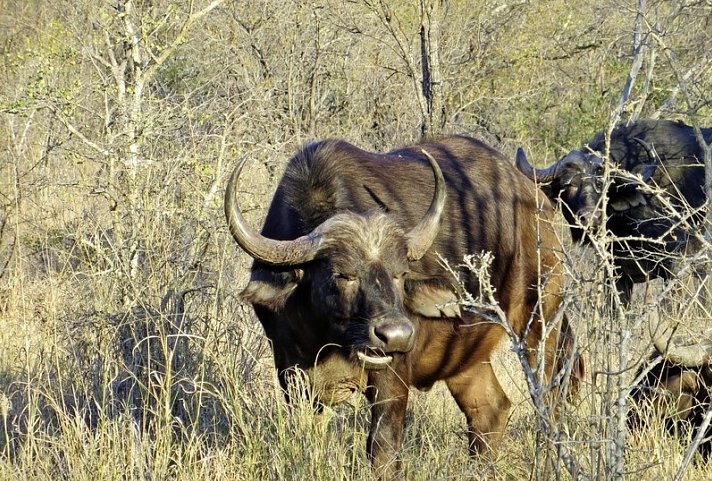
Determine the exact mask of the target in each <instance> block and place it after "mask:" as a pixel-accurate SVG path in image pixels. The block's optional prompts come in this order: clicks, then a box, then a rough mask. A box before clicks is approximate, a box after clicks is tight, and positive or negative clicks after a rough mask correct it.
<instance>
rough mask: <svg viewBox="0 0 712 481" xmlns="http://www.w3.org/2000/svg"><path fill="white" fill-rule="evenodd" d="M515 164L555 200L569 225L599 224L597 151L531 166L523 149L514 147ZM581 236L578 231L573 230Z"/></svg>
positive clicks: (600, 187) (600, 170)
mask: <svg viewBox="0 0 712 481" xmlns="http://www.w3.org/2000/svg"><path fill="white" fill-rule="evenodd" d="M516 165H517V168H518V169H519V171H520V172H522V173H523V174H524V175H526V176H527V177H529V178H530V179H531V180H535V181H536V182H539V183H540V185H541V189H542V190H543V191H544V193H545V194H546V195H547V197H549V198H550V199H556V200H558V201H559V202H560V203H561V204H562V207H563V213H564V215H565V216H566V219H567V220H568V221H569V223H570V224H571V225H572V226H583V227H587V226H590V227H598V226H599V225H600V222H601V206H600V200H601V193H602V191H603V162H602V159H601V157H600V156H599V155H598V154H597V153H592V152H584V151H582V150H574V151H571V152H569V153H568V154H567V155H565V156H564V157H562V158H561V159H560V160H559V161H558V162H556V163H555V164H553V165H551V166H549V167H547V168H544V169H536V168H534V167H533V166H532V165H531V164H530V163H529V160H528V159H527V156H526V154H525V153H524V150H523V149H521V148H520V149H518V150H517V156H516ZM577 233H578V236H576V235H575V236H576V237H580V232H574V234H577Z"/></svg>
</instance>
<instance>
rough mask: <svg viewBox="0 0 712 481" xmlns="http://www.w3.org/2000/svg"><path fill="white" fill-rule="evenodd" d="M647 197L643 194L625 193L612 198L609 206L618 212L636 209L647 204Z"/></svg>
mask: <svg viewBox="0 0 712 481" xmlns="http://www.w3.org/2000/svg"><path fill="white" fill-rule="evenodd" d="M647 202H648V201H647V200H646V199H645V196H644V195H643V194H642V193H641V192H637V191H635V192H624V193H622V194H617V195H613V196H611V198H610V199H609V201H608V205H609V206H610V208H611V209H613V210H614V211H616V212H623V211H626V210H629V209H633V208H634V207H639V206H641V205H645V204H647Z"/></svg>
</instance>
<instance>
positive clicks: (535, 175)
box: [514, 147, 559, 182]
mask: <svg viewBox="0 0 712 481" xmlns="http://www.w3.org/2000/svg"><path fill="white" fill-rule="evenodd" d="M514 163H515V164H516V166H517V169H519V171H520V172H521V173H522V174H524V175H526V176H527V177H529V178H530V179H531V180H534V181H538V182H551V181H552V180H554V173H555V172H556V168H557V167H558V165H559V163H558V162H554V164H552V165H550V166H549V167H547V168H545V169H535V168H534V166H533V165H532V164H530V163H529V159H527V154H525V153H524V149H523V148H521V147H519V148H518V149H517V155H516V156H515V157H514Z"/></svg>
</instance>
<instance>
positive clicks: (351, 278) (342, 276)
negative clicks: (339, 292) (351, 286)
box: [334, 272, 358, 282]
mask: <svg viewBox="0 0 712 481" xmlns="http://www.w3.org/2000/svg"><path fill="white" fill-rule="evenodd" d="M334 277H335V278H336V280H337V281H341V282H355V281H357V280H358V278H357V277H356V276H355V275H353V274H346V273H344V272H337V273H336V274H334Z"/></svg>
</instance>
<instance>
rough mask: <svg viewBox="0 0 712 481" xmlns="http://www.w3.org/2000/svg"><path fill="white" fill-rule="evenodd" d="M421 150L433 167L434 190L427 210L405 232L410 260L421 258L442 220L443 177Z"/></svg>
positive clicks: (443, 200)
mask: <svg viewBox="0 0 712 481" xmlns="http://www.w3.org/2000/svg"><path fill="white" fill-rule="evenodd" d="M421 150H422V151H423V154H425V157H426V158H427V159H428V162H429V163H430V168H431V169H433V175H434V176H435V192H434V193H433V200H432V202H431V203H430V207H429V208H428V211H427V212H426V213H425V215H424V216H423V218H422V219H420V222H418V225H416V226H415V227H413V229H411V230H410V232H408V233H407V234H406V239H407V241H408V259H410V260H411V261H417V260H418V259H420V258H422V257H423V256H424V255H425V253H426V252H427V251H428V249H429V248H430V246H431V245H432V244H433V241H435V237H436V236H437V235H438V231H439V230H440V221H441V220H442V214H443V210H444V209H445V198H446V192H445V178H444V177H443V173H442V171H441V170H440V167H439V166H438V163H437V162H436V161H435V159H434V158H433V156H432V155H430V154H429V153H428V152H427V151H426V150H425V149H421Z"/></svg>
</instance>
